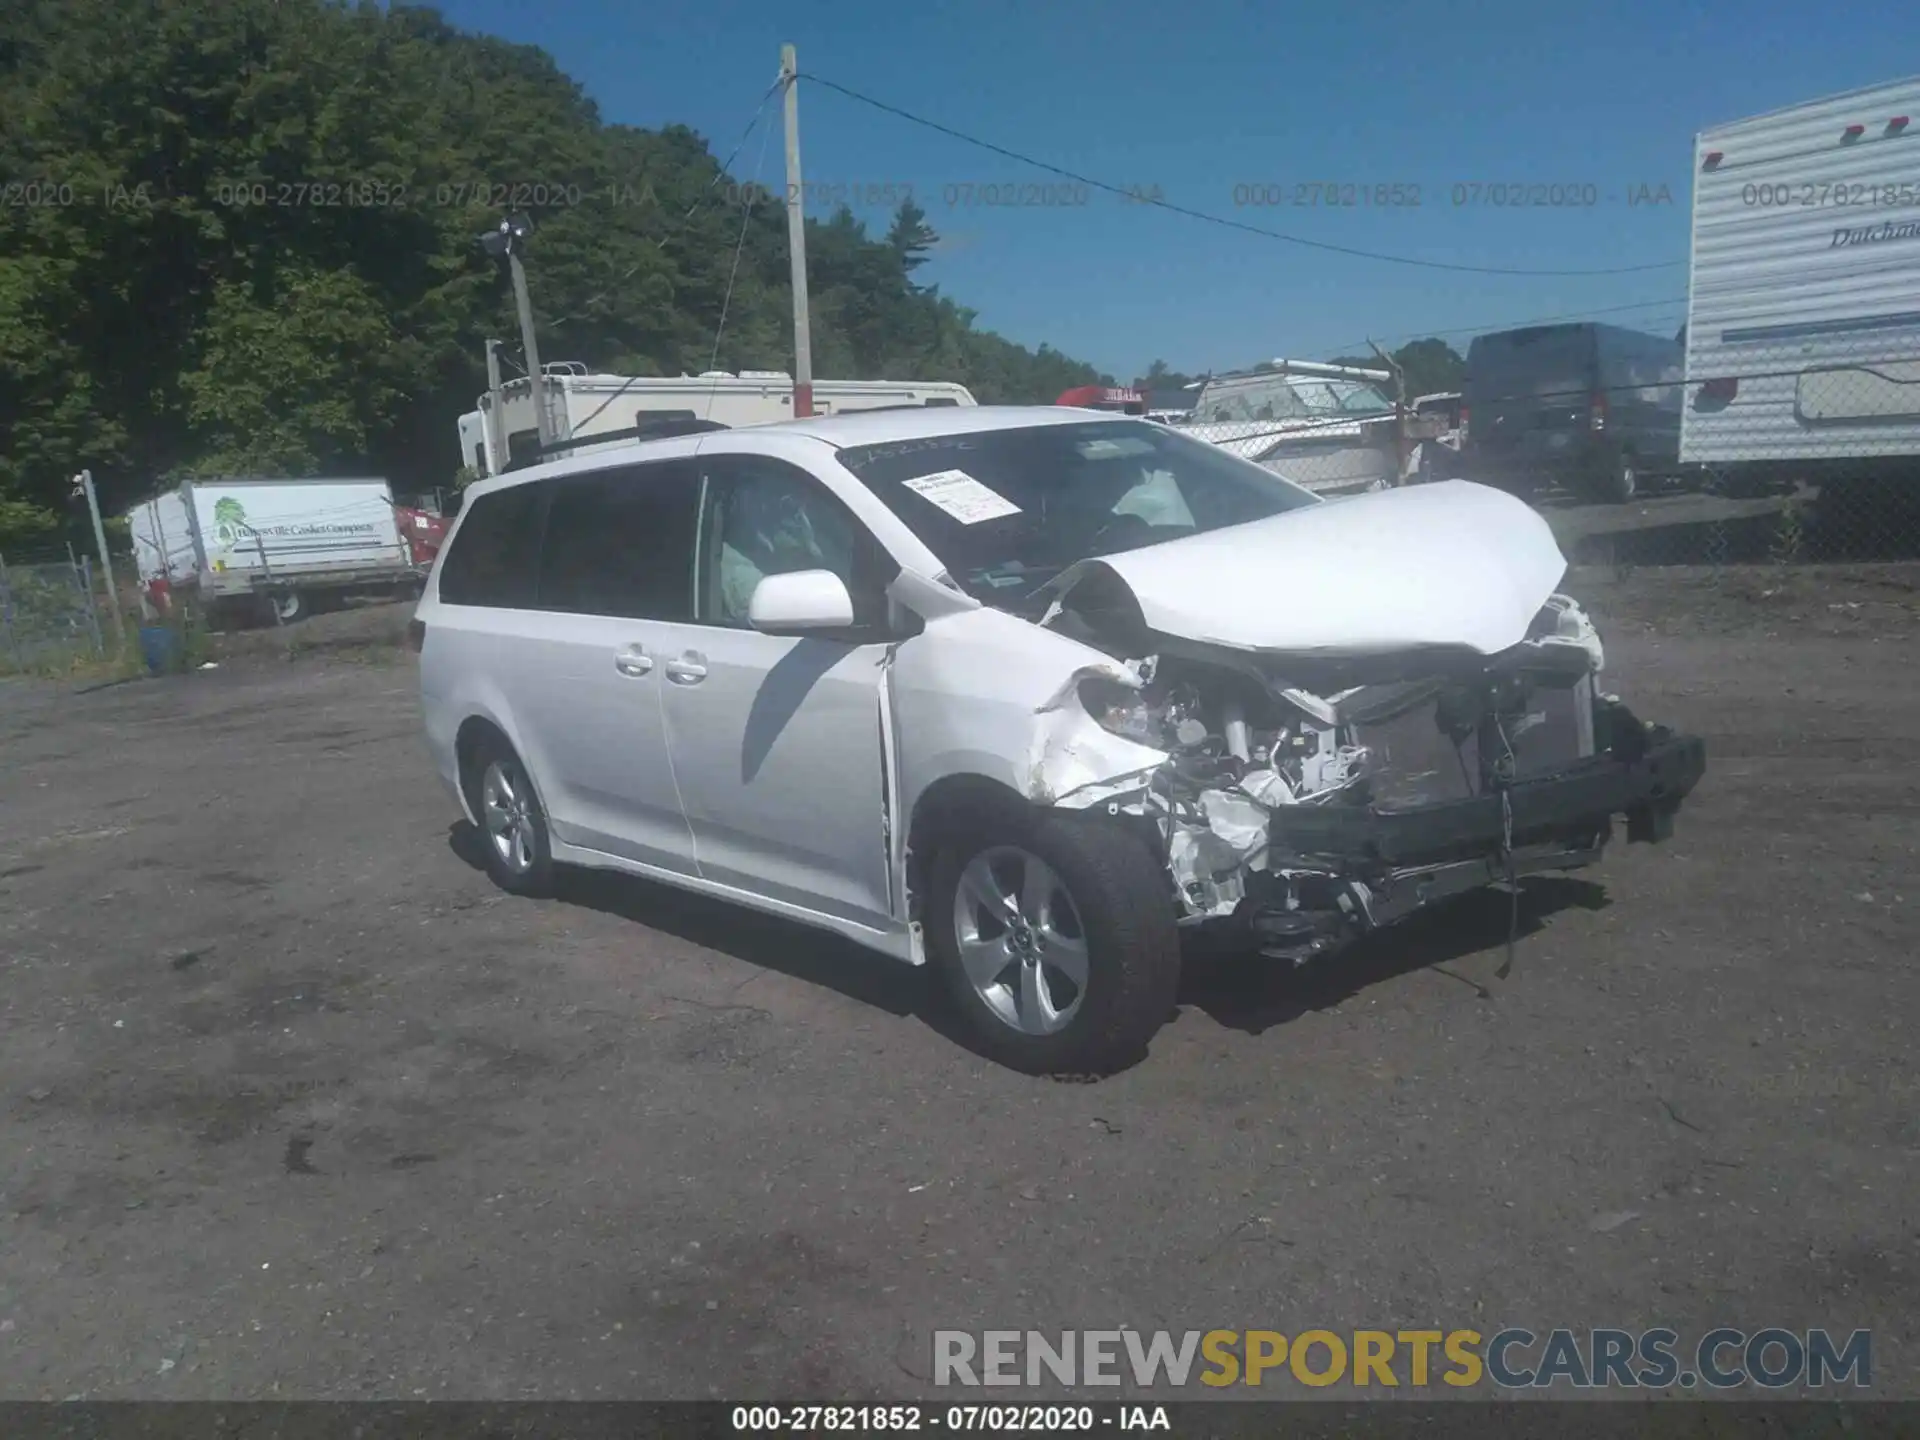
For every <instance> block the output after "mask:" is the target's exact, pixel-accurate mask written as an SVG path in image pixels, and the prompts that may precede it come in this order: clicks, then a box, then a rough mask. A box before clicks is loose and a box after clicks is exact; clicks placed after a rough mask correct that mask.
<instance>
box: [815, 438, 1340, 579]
mask: <svg viewBox="0 0 1920 1440" xmlns="http://www.w3.org/2000/svg"><path fill="white" fill-rule="evenodd" d="M838 458H839V461H840V463H841V464H842V465H844V466H845V467H846V468H847V469H848V470H850V471H852V472H853V473H854V474H855V475H856V476H858V477H859V479H860V481H861V483H862V484H864V485H865V486H866V487H867V488H868V489H869V490H871V491H873V493H874V494H875V495H876V496H878V497H879V498H880V500H881V502H882V503H883V504H885V505H886V507H887V508H888V509H889V510H891V511H893V513H894V514H895V515H897V516H899V517H900V519H901V520H902V521H903V522H904V523H905V524H906V525H907V526H908V527H909V528H910V529H911V530H912V531H913V532H914V534H916V535H918V536H919V537H920V539H921V540H922V542H924V543H925V545H926V546H927V548H928V549H929V550H931V551H933V553H934V554H935V555H936V556H938V557H939V559H940V563H941V564H943V565H944V566H946V568H947V572H948V574H949V575H951V576H952V577H953V579H954V580H956V581H957V582H958V583H959V584H960V586H961V587H962V588H963V589H964V590H966V592H967V593H968V594H970V595H972V596H974V597H975V598H977V599H979V600H982V601H984V602H986V603H987V604H989V605H998V606H1000V607H1002V608H1014V607H1015V606H1017V605H1018V603H1019V602H1020V601H1021V600H1023V599H1025V598H1027V597H1029V596H1031V595H1032V594H1033V592H1034V591H1035V590H1036V589H1038V588H1039V587H1040V586H1042V585H1044V584H1045V583H1046V582H1047V581H1048V580H1050V579H1052V578H1053V577H1054V576H1055V575H1058V574H1059V573H1060V572H1061V571H1062V570H1064V569H1066V568H1067V567H1068V566H1069V565H1072V564H1074V563H1076V562H1078V561H1081V560H1085V559H1088V558H1089V557H1092V556H1096V555H1114V554H1118V553H1120V552H1121V551H1123V550H1137V549H1140V548H1141V547H1142V546H1145V545H1157V544H1159V543H1160V542H1161V541H1164V540H1176V539H1179V538H1180V537H1181V536H1183V535H1197V534H1200V533H1202V532H1204V531H1208V530H1219V529H1222V528H1224V527H1226V526H1228V525H1241V524H1245V523H1246V522H1247V521H1249V520H1263V519H1265V518H1267V517H1268V516H1270V515H1279V514H1281V513H1283V512H1285V511H1288V510H1296V509H1299V508H1300V507H1301V506H1304V505H1315V504H1318V503H1320V502H1319V500H1318V499H1317V497H1315V496H1314V495H1312V494H1310V493H1309V492H1307V491H1305V490H1302V489H1300V488H1299V487H1298V486H1297V485H1291V484H1289V483H1288V482H1287V481H1285V480H1282V479H1281V478H1280V477H1279V476H1277V475H1274V474H1272V473H1271V472H1269V471H1266V470H1262V469H1261V468H1260V467H1259V466H1257V465H1254V464H1251V463H1250V462H1248V461H1245V460H1240V459H1238V458H1236V457H1234V456H1232V455H1229V454H1228V453H1227V452H1226V451H1224V450H1220V449H1217V448H1215V447H1214V446H1212V445H1208V444H1206V443H1205V442H1204V441H1200V440H1195V439H1192V438H1191V437H1189V436H1185V435H1181V434H1178V433H1177V432H1175V431H1172V430H1168V429H1166V428H1165V427H1163V426H1159V425H1149V424H1147V423H1145V422H1143V421H1139V420H1119V421H1112V422H1104V423H1103V422H1096V423H1092V424H1077V425H1072V424H1070V425H1034V426H1023V427H1021V428H1019V429H1015V430H983V431H977V432H975V433H973V434H970V435H943V436H936V437H932V438H929V439H922V440H903V441H896V442H894V443H891V444H885V445H862V446H856V447H854V448H851V449H846V450H842V451H841V452H840V453H839V457H838Z"/></svg>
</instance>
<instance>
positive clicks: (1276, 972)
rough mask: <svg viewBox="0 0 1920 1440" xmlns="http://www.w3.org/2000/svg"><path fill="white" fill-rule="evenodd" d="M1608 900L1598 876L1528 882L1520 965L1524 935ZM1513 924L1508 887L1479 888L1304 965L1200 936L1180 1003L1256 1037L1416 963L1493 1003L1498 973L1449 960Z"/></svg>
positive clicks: (1495, 946) (1494, 941)
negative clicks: (1475, 972) (1483, 976)
mask: <svg viewBox="0 0 1920 1440" xmlns="http://www.w3.org/2000/svg"><path fill="white" fill-rule="evenodd" d="M1609 903H1611V902H1610V901H1609V900H1608V899H1607V892H1606V887H1605V886H1603V885H1599V884H1596V883H1595V882H1593V881H1591V880H1578V879H1574V878H1571V877H1569V876H1561V875H1550V876H1530V877H1528V878H1526V879H1524V880H1522V881H1521V885H1520V910H1519V925H1518V927H1517V930H1516V934H1515V938H1516V942H1518V944H1517V949H1516V952H1515V956H1514V962H1513V963H1514V966H1515V968H1516V969H1517V968H1519V967H1521V966H1524V965H1525V964H1527V952H1526V946H1525V943H1524V942H1525V941H1526V939H1527V937H1529V936H1530V935H1533V934H1534V933H1536V932H1537V931H1539V930H1540V929H1541V928H1542V927H1543V926H1544V924H1545V922H1546V921H1547V919H1548V918H1549V917H1551V916H1553V915H1555V914H1557V913H1558V912H1560V911H1562V910H1574V909H1578V910H1604V909H1605V908H1606V907H1607V905H1608V904H1609ZM1511 924H1512V905H1511V900H1510V897H1509V896H1508V893H1507V892H1506V891H1505V890H1476V891H1472V892H1470V893H1468V894H1465V895H1462V896H1459V897H1457V898H1456V899H1453V900H1449V901H1446V902H1443V903H1441V904H1439V905H1436V906H1434V908H1433V909H1431V910H1429V911H1426V912H1424V913H1422V914H1418V915H1414V916H1411V917H1409V918H1408V919H1407V920H1405V921H1403V922H1402V923H1400V924H1399V925H1395V926H1391V927H1389V928H1388V929H1385V930H1382V931H1380V932H1379V933H1378V934H1375V935H1370V936H1368V937H1367V938H1366V939H1365V940H1362V941H1361V942H1359V943H1358V944H1357V945H1355V946H1354V947H1353V948H1352V949H1351V950H1348V951H1346V952H1345V953H1343V954H1337V955H1333V956H1331V957H1329V958H1327V959H1325V960H1321V961H1316V962H1314V963H1312V964H1308V965H1303V966H1300V967H1299V968H1297V969H1296V968H1294V967H1293V966H1292V965H1290V964H1289V963H1288V962H1286V961H1284V960H1267V959H1263V958H1261V957H1260V956H1259V955H1254V954H1249V953H1247V952H1245V951H1237V952H1236V951H1233V950H1230V949H1227V948H1225V947H1222V946H1220V945H1219V944H1217V943H1208V942H1205V941H1200V940H1195V941H1192V942H1190V943H1189V944H1188V945H1187V947H1186V952H1185V956H1184V965H1183V971H1182V976H1181V985H1180V1001H1181V1004H1182V1005H1183V1006H1192V1007H1193V1008H1194V1009H1197V1010H1199V1011H1201V1012H1202V1013H1204V1014H1206V1015H1208V1016H1210V1017H1211V1018H1212V1019H1213V1020H1214V1021H1215V1022H1216V1023H1218V1024H1220V1025H1223V1026H1225V1027H1226V1028H1228V1029H1230V1030H1240V1031H1244V1032H1245V1033H1247V1034H1249V1035H1259V1034H1261V1033H1262V1032H1264V1031H1267V1030H1270V1029H1272V1028H1273V1027H1274V1026H1276V1025H1285V1024H1286V1023H1287V1022H1288V1021H1291V1020H1296V1019H1298V1018H1299V1017H1300V1016H1302V1015H1305V1014H1307V1013H1308V1012H1310V1011H1314V1010H1325V1009H1329V1008H1331V1007H1332V1006H1335V1005H1338V1004H1339V1003H1340V1002H1341V1001H1343V1000H1346V999H1349V998H1351V997H1352V996H1354V995H1356V994H1358V993H1359V992H1360V991H1362V990H1365V989H1366V988H1367V987H1369V986H1371V985H1377V984H1380V983H1381V982H1382V981H1386V980H1392V979H1394V978H1395V977H1397V976H1400V975H1410V974H1412V973H1413V972H1414V971H1416V970H1427V969H1432V970H1436V971H1438V972H1439V973H1440V974H1442V975H1445V976H1446V977H1447V978H1448V979H1450V980H1453V981H1456V982H1457V983H1459V984H1461V985H1465V986H1467V987H1468V988H1470V989H1472V990H1475V991H1477V992H1478V993H1479V998H1480V999H1481V1000H1483V1001H1489V1002H1491V1001H1493V1000H1495V999H1496V998H1497V987H1498V985H1499V984H1500V982H1499V980H1497V979H1493V978H1492V971H1491V970H1489V971H1488V976H1489V979H1488V982H1487V983H1482V982H1481V981H1478V980H1475V979H1473V978H1472V977H1470V976H1468V975H1465V974H1463V973H1461V972H1460V971H1458V970H1457V969H1454V968H1450V967H1451V966H1452V964H1453V962H1455V961H1458V960H1462V959H1465V958H1466V957H1468V956H1470V955H1479V954H1482V953H1484V952H1487V951H1496V952H1498V951H1501V950H1503V949H1504V948H1505V946H1506V943H1507V933H1508V928H1509V926H1510V925H1511ZM1482 968H1485V967H1482ZM1490 987H1495V988H1490Z"/></svg>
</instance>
